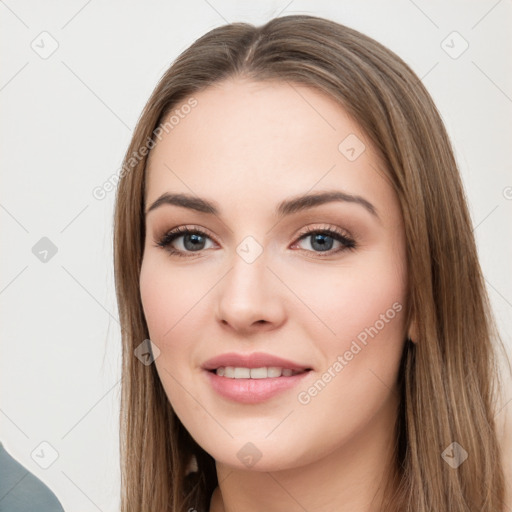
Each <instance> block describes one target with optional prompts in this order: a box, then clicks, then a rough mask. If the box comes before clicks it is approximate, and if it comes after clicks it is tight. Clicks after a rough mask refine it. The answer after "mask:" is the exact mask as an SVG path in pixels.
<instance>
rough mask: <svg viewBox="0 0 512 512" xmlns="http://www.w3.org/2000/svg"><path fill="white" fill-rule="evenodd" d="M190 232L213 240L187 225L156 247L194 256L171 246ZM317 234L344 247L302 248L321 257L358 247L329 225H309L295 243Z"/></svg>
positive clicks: (160, 241)
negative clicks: (325, 236)
mask: <svg viewBox="0 0 512 512" xmlns="http://www.w3.org/2000/svg"><path fill="white" fill-rule="evenodd" d="M189 234H191V235H200V236H203V237H207V238H210V239H211V240H213V239H212V237H210V236H209V235H208V233H206V232H204V231H202V230H201V229H198V228H190V227H188V226H185V227H183V228H182V227H179V228H176V229H173V230H171V231H168V232H167V233H165V234H164V235H163V236H162V238H160V240H158V241H157V243H156V245H155V247H161V248H163V249H166V250H167V251H168V252H169V253H170V254H171V256H178V257H180V258H190V257H194V252H191V253H190V255H188V254H187V253H186V252H184V251H181V250H178V249H175V248H173V247H172V246H171V243H172V242H174V241H175V240H176V239H177V238H180V237H181V236H184V235H189ZM317 234H322V235H324V234H326V235H328V236H329V237H332V238H333V239H334V240H336V241H338V242H341V244H342V247H340V248H339V249H337V250H332V249H331V250H329V251H323V252H322V251H310V250H307V249H301V250H304V251H306V252H314V253H316V254H319V255H320V256H319V257H320V258H325V257H328V256H332V255H334V254H337V253H339V252H342V251H345V250H349V251H353V250H355V249H356V247H357V245H356V243H355V241H354V240H353V239H352V238H350V237H348V236H347V235H345V234H343V233H341V232H340V231H339V230H338V229H335V228H327V227H326V228H311V227H307V228H306V229H305V230H304V232H303V233H301V234H300V235H299V238H298V239H297V241H296V242H295V243H294V245H295V244H296V243H297V242H299V241H301V240H302V239H304V238H307V237H308V236H313V235H317ZM203 250H204V249H203ZM196 252H197V253H200V252H201V251H196ZM322 253H323V254H325V256H323V255H322Z"/></svg>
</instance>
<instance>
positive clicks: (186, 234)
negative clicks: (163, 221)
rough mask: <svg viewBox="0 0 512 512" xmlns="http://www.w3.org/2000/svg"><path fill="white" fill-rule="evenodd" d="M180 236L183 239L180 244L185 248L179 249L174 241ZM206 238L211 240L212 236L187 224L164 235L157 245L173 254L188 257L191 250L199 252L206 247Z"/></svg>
mask: <svg viewBox="0 0 512 512" xmlns="http://www.w3.org/2000/svg"><path fill="white" fill-rule="evenodd" d="M180 238H182V239H183V240H182V241H181V243H180V244H178V245H181V246H182V247H183V248H178V249H177V248H176V247H174V246H173V243H174V242H176V240H178V239H180ZM206 240H211V238H210V237H209V236H208V235H207V234H206V233H205V232H204V231H202V230H200V229H197V228H188V227H186V226H185V227H183V228H181V227H179V228H176V229H173V230H172V231H169V232H167V233H165V234H164V236H163V237H162V238H161V239H160V240H158V242H157V244H156V246H157V247H162V248H164V249H166V250H167V251H169V252H170V253H171V255H173V256H183V257H187V256H189V255H187V254H186V253H187V252H189V251H191V252H199V251H202V250H203V249H205V243H206Z"/></svg>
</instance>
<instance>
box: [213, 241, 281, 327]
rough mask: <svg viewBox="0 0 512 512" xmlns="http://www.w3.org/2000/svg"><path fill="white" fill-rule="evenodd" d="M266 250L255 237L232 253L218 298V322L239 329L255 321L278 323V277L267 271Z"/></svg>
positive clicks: (279, 311) (279, 307)
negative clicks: (275, 281)
mask: <svg viewBox="0 0 512 512" xmlns="http://www.w3.org/2000/svg"><path fill="white" fill-rule="evenodd" d="M267 256H268V254H267V251H266V250H264V249H263V247H262V246H261V244H259V243H258V242H257V241H256V240H255V239H254V238H253V237H246V238H244V239H243V240H242V242H241V243H240V244H239V245H238V246H237V247H236V252H234V253H233V256H232V259H231V262H230V270H229V272H228V273H227V274H226V275H225V278H224V280H223V281H224V283H223V285H222V286H221V287H220V290H219V295H218V312H217V314H218V316H219V320H221V321H224V322H227V323H228V324H231V326H232V327H235V328H237V329H243V328H248V327H250V326H251V325H253V324H255V323H256V322H260V321H262V320H263V321H266V322H270V323H275V322H278V320H279V317H280V315H282V309H281V307H282V304H280V303H279V296H278V293H279V291H278V289H277V288H276V286H275V285H276V283H274V282H273V281H272V280H273V279H275V277H274V276H273V275H272V272H270V271H269V269H268V268H267V264H268V257H267Z"/></svg>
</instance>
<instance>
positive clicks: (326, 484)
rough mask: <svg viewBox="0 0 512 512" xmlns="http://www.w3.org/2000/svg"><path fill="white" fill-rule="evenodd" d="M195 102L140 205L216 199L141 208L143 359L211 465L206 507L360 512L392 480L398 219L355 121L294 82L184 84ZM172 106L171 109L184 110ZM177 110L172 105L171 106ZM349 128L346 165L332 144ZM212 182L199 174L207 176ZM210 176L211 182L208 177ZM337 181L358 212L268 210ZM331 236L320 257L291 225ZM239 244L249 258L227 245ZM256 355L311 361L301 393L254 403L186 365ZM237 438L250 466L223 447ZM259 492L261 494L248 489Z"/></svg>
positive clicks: (398, 341)
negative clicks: (195, 234)
mask: <svg viewBox="0 0 512 512" xmlns="http://www.w3.org/2000/svg"><path fill="white" fill-rule="evenodd" d="M194 97H195V98H196V99H197V101H198V105H197V106H196V107H195V109H193V110H192V111H191V112H190V114H188V115H187V116H184V118H183V119H180V121H179V124H177V125H176V126H175V127H174V128H173V129H172V130H171V131H170V132H169V133H168V134H165V135H164V136H163V138H162V139H161V140H160V141H159V142H158V143H157V145H156V146H155V148H154V149H153V150H152V151H151V153H150V158H149V162H148V174H147V181H146V205H147V206H149V205H151V204H152V203H153V202H154V201H155V200H156V199H157V198H158V197H159V196H160V195H161V194H162V193H164V192H171V193H187V194H193V195H195V196H199V197H202V198H206V199H208V200H212V201H215V202H216V203H217V204H218V207H219V209H220V213H219V215H208V214H205V213H200V212H195V211H192V210H188V209H185V208H182V207H179V206H175V205H163V206H160V207H158V208H156V209H154V210H152V211H151V212H149V213H148V214H147V216H146V240H145V249H144V257H143V262H142V269H141V274H140V292H141V298H142V303H143V308H144V313H145V317H146V320H147V323H148V327H149V332H150V337H151V340H152V341H153V343H155V344H156V345H157V346H158V348H159V349H160V351H161V352H160V355H159V356H158V357H157V359H156V360H155V364H156V367H157V370H158V374H159V376H160V378H161V381H162V384H163V386H164V389H165V391H166V394H167V396H168V398H169V400H170V402H171V404H172V406H173V408H174V410H175V412H176V414H177V415H178V417H179V418H180V420H181V422H182V423H183V424H184V426H185V427H186V428H187V430H188V431H189V432H190V433H191V435H192V436H193V437H194V439H195V440H196V441H197V442H198V444H199V445H200V446H202V447H203V448H204V449H205V450H206V451H207V452H208V453H209V454H211V455H212V457H214V459H215V461H216V468H217V474H218V479H219V482H220V484H219V487H217V489H216V490H215V492H214V494H213V497H212V501H211V508H210V511H213V512H219V511H225V512H235V511H237V512H241V511H244V512H252V511H261V510H266V511H268V512H273V511H276V512H277V511H282V510H288V511H290V512H293V511H303V510H308V512H316V511H322V512H326V511H333V512H334V511H336V512H339V511H351V512H354V511H361V512H362V511H374V510H375V511H376V510H379V500H380V499H381V497H382V486H383V485H384V483H385V482H386V478H388V477H389V475H390V474H391V469H392V464H391V452H390V448H391V446H392V443H393V442H394V434H393V428H394V422H395V420H396V415H397V404H398V395H397V390H396V380H397V375H398V365H399V361H400V357H401V354H402V350H403V344H404V341H405V338H406V335H407V334H409V335H411V337H413V339H414V334H412V331H413V330H414V326H410V329H409V330H408V329H407V327H408V326H406V325H405V323H404V322H405V320H404V319H405V315H404V312H405V310H406V304H405V299H406V286H407V276H406V264H405V261H406V260H405V241H404V228H403V220H402V216H401V212H400V208H399V203H398V200H397V197H396V195H395V193H394V191H393V189H392V187H391V186H390V184H389V182H388V181H387V179H386V177H385V173H384V171H383V166H382V163H381V162H380V160H379V157H378V155H377V154H376V153H375V151H374V150H373V149H372V146H371V144H370V141H369V140H368V138H367V137H366V136H365V134H364V133H363V132H362V131H361V129H360V128H359V127H358V125H357V124H356V123H355V122H354V121H353V120H352V119H351V118H349V117H348V115H347V114H346V113H345V112H344V110H343V109H342V108H341V107H340V106H339V105H338V104H337V103H335V102H334V100H332V99H331V98H330V97H328V96H326V95H324V94H323V93H321V92H318V91H316V90H315V89H313V88H310V87H307V86H299V85H293V87H292V86H291V85H289V84H286V83H279V82H273V83H270V82H267V83H261V82H250V81H247V80H244V79H241V78H237V79H232V80H228V81H225V82H222V83H220V84H216V85H214V86H211V87H209V88H208V89H206V90H204V91H202V92H200V93H198V94H195V95H194ZM184 103H185V102H184ZM177 108H179V106H178V107H177ZM349 134H355V135H356V136H357V137H358V138H359V139H360V140H361V141H362V142H363V143H364V144H365V147H366V149H365V150H364V151H363V153H362V154H361V155H360V156H359V157H358V158H357V159H356V160H354V161H350V160H349V159H347V158H346V156H345V155H344V154H342V152H340V150H339V149H338V146H339V144H340V142H341V141H342V140H343V139H345V137H346V136H347V135H349ZM213 177H214V178H213ZM212 178H213V179H212ZM329 190H343V191H345V192H347V193H350V194H354V195H359V196H362V197H364V198H365V199H366V200H367V201H369V202H370V203H372V204H373V206H374V207H375V210H376V211H377V213H378V216H379V218H377V217H375V216H373V215H372V214H371V213H369V212H368V211H367V210H366V209H365V208H364V207H363V206H361V205H360V204H356V203H349V202H331V203H327V204H323V205H320V206H316V207H314V208H311V209H309V210H305V211H301V212H297V213H295V214H292V215H290V216H287V217H284V218H282V219H280V220H278V218H277V217H276V216H275V215H274V208H275V206H276V205H277V204H278V203H279V202H280V201H282V200H284V199H287V198H289V197H292V196H296V195H301V194H305V193H313V192H319V191H329ZM185 225H186V226H189V227H190V226H192V227H195V228H200V229H201V230H202V231H206V232H207V235H208V237H207V238H206V239H205V241H204V243H203V245H202V246H200V250H199V251H193V250H191V249H190V247H191V246H190V245H187V246H186V247H185V245H184V242H185V238H186V237H183V236H181V237H180V238H177V239H176V240H175V241H174V242H173V244H172V245H173V247H174V248H176V249H178V250H182V251H184V252H185V253H186V256H185V257H179V256H172V255H171V254H170V253H169V252H168V251H167V250H166V249H165V248H162V247H159V246H157V245H156V243H157V241H158V240H159V239H160V238H161V236H163V235H164V234H165V233H166V232H168V231H169V230H171V229H173V228H175V227H178V226H185ZM306 227H311V228H319V229H325V228H326V227H328V228H334V229H336V228H337V229H338V230H341V231H342V232H343V233H344V234H346V235H349V236H350V237H351V238H353V239H354V240H355V241H356V244H357V245H356V248H355V249H354V250H349V249H346V248H345V249H344V250H342V251H340V252H336V250H337V249H339V248H343V244H342V243H341V242H337V241H334V242H333V245H330V246H329V248H330V251H328V252H329V253H330V255H328V256H325V254H326V253H324V252H322V251H321V250H320V249H318V246H317V245H316V244H315V237H314V235H313V236H312V235H309V236H306V237H302V235H303V234H304V228H306ZM247 236H252V237H254V239H255V240H257V241H258V243H259V244H260V246H261V249H262V251H263V252H262V254H261V255H260V256H259V257H258V258H257V259H256V260H255V261H254V262H252V263H247V262H246V261H245V260H244V259H243V258H242V257H240V256H239V255H238V254H237V251H236V249H237V246H238V245H239V244H240V243H241V242H242V240H244V238H245V237H247ZM393 304H395V306H396V304H399V305H400V307H401V310H400V311H394V312H395V315H394V318H393V319H392V320H389V321H388V322H386V323H385V326H384V327H383V328H382V329H380V330H378V333H377V334H376V335H374V337H373V338H372V337H369V338H368V342H367V344H366V345H362V344H361V343H359V345H360V346H361V347H362V349H361V350H360V351H359V352H358V353H357V355H355V356H353V358H352V359H351V360H350V361H348V364H346V366H344V367H343V369H342V370H341V371H339V372H337V373H336V372H334V373H335V377H333V378H332V379H331V380H330V382H328V383H327V384H326V385H325V387H324V388H323V389H322V390H321V391H320V392H318V393H317V394H316V396H314V397H310V398H311V400H310V401H309V402H308V403H301V402H300V401H299V400H298V394H299V392H301V391H304V390H308V388H309V387H311V386H312V385H313V384H314V383H315V381H317V380H318V379H319V378H321V377H322V375H323V374H324V372H327V371H328V369H329V368H331V373H332V371H333V370H332V367H333V364H334V363H335V362H336V361H337V358H338V356H339V355H343V354H344V353H345V352H346V351H347V350H349V349H350V347H351V344H352V342H353V341H354V340H357V336H358V335H360V333H361V332H363V331H364V329H365V328H367V327H370V326H374V325H376V322H377V321H378V320H379V318H381V315H382V314H385V313H386V311H388V310H390V308H391V309H392V307H393ZM256 351H258V352H267V353H270V354H275V355H278V356H281V357H284V358H287V359H291V360H293V361H296V362H298V363H302V364H305V365H308V366H310V367H312V368H313V370H312V371H311V372H309V374H308V375H307V376H306V378H305V379H304V380H303V381H302V382H301V384H300V386H299V387H297V388H293V389H291V390H286V391H285V392H283V393H280V394H278V395H277V396H274V397H273V398H271V399H269V400H267V401H265V402H262V403H258V404H241V403H238V402H234V401H231V400H229V399H226V398H223V397H221V396H220V395H218V394H217V393H216V392H215V391H214V390H213V389H212V388H211V387H210V385H209V383H208V380H207V379H206V376H205V374H204V372H203V370H201V365H202V364H203V363H204V362H205V361H206V360H207V359H209V358H211V357H213V356H217V355H219V354H222V353H226V352H239V353H250V352H256ZM248 442H251V443H252V444H253V445H254V446H255V447H256V448H257V450H258V451H259V453H261V458H260V459H259V460H258V461H257V462H256V463H255V464H254V465H253V466H251V467H248V466H247V465H246V464H245V463H244V462H243V461H241V460H240V459H239V458H238V457H237V453H238V452H239V450H240V449H241V448H242V447H243V446H244V445H246V443H248ZM262 490H264V492H262Z"/></svg>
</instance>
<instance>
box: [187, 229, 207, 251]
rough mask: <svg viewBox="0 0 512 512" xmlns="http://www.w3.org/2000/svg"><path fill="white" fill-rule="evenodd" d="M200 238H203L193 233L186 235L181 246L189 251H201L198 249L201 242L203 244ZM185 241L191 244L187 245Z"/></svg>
mask: <svg viewBox="0 0 512 512" xmlns="http://www.w3.org/2000/svg"><path fill="white" fill-rule="evenodd" d="M201 238H203V237H202V236H201V235H198V234H196V233H193V234H191V235H186V236H185V237H184V238H183V244H184V246H185V249H187V250H189V251H194V250H200V249H202V247H200V245H201V242H202V243H203V244H204V240H202V241H201ZM187 241H190V242H192V243H190V244H189V243H187Z"/></svg>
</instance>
